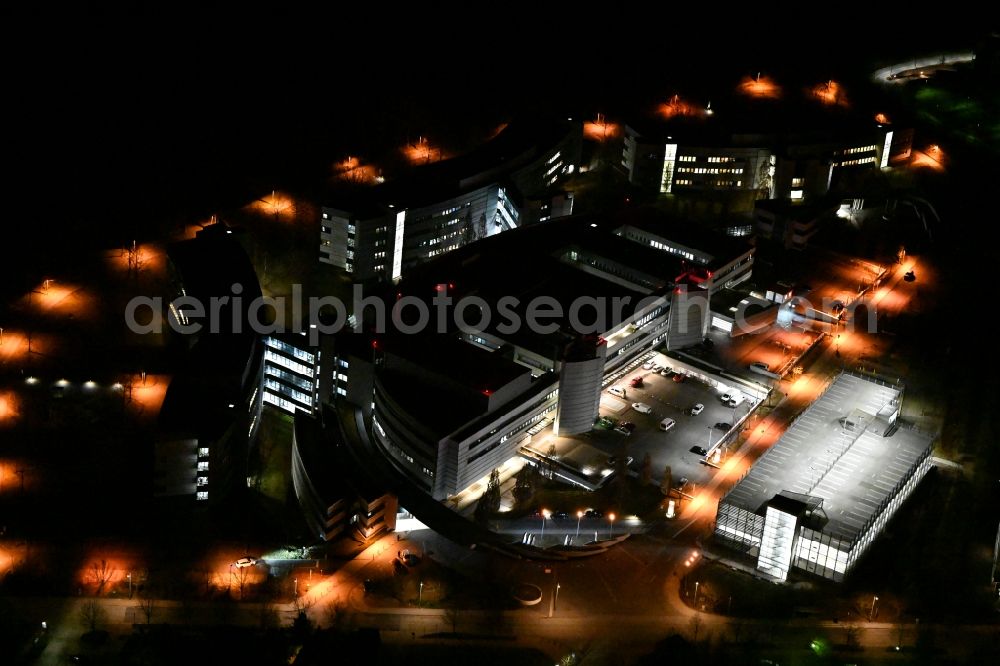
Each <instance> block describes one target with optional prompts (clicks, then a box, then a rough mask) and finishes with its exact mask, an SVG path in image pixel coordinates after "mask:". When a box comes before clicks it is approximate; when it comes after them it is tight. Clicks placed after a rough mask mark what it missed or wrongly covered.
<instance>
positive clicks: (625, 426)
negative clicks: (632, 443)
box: [615, 421, 635, 435]
mask: <svg viewBox="0 0 1000 666" xmlns="http://www.w3.org/2000/svg"><path fill="white" fill-rule="evenodd" d="M633 430H635V424H634V423H632V422H631V421H622V422H621V423H619V424H618V427H616V428H615V432H620V433H621V434H623V435H631V434H632V431H633Z"/></svg>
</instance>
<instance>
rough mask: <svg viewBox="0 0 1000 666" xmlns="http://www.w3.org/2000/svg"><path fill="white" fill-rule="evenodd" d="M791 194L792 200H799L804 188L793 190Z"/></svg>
mask: <svg viewBox="0 0 1000 666" xmlns="http://www.w3.org/2000/svg"><path fill="white" fill-rule="evenodd" d="M789 196H790V197H791V198H792V201H798V200H800V199H801V198H802V190H792V191H791V192H790V193H789Z"/></svg>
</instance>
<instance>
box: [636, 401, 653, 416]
mask: <svg viewBox="0 0 1000 666" xmlns="http://www.w3.org/2000/svg"><path fill="white" fill-rule="evenodd" d="M632 409H634V410H635V411H637V412H639V413H640V414H649V413H651V412H652V411H653V408H652V407H650V406H649V405H647V404H646V403H644V402H633V403H632Z"/></svg>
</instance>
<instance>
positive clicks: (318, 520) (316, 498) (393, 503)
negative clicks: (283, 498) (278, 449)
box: [292, 430, 399, 541]
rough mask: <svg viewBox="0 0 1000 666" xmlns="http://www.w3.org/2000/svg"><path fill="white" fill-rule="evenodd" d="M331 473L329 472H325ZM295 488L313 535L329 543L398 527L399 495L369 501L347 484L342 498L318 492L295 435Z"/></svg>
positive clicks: (376, 534)
mask: <svg viewBox="0 0 1000 666" xmlns="http://www.w3.org/2000/svg"><path fill="white" fill-rule="evenodd" d="M324 471H327V470H324ZM292 485H293V487H294V489H295V497H296V499H298V502H299V506H300V507H301V509H302V514H303V516H304V517H305V520H306V523H307V524H308V526H309V528H310V530H311V531H312V533H313V534H317V535H318V536H319V537H320V538H321V539H323V540H325V541H332V540H333V539H336V538H338V537H341V536H347V535H352V536H354V537H355V538H357V539H359V540H361V541H367V540H368V539H371V538H372V537H375V536H378V535H379V534H382V533H384V532H387V531H392V530H394V529H395V528H396V511H397V509H398V508H399V502H398V500H397V499H396V496H395V495H392V494H390V493H385V494H382V495H377V496H375V497H372V498H369V499H366V498H364V497H360V496H358V495H357V494H356V493H355V492H354V491H353V490H352V489H351V488H350V487H349V484H347V483H346V482H344V489H343V490H344V492H343V494H342V495H341V496H338V497H333V498H324V497H322V496H321V495H320V493H319V492H318V491H317V489H316V486H315V484H314V483H313V481H312V479H311V478H310V477H309V472H308V470H307V469H306V466H305V464H304V463H303V461H302V455H301V452H300V449H299V442H298V440H297V439H296V437H295V434H294V430H293V435H292Z"/></svg>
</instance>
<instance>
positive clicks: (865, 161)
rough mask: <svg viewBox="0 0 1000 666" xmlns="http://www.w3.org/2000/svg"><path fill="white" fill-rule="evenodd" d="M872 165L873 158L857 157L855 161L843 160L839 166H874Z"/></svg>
mask: <svg viewBox="0 0 1000 666" xmlns="http://www.w3.org/2000/svg"><path fill="white" fill-rule="evenodd" d="M874 163H875V158H874V157H859V158H858V159H856V160H845V161H843V162H841V163H840V166H855V165H858V164H874Z"/></svg>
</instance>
